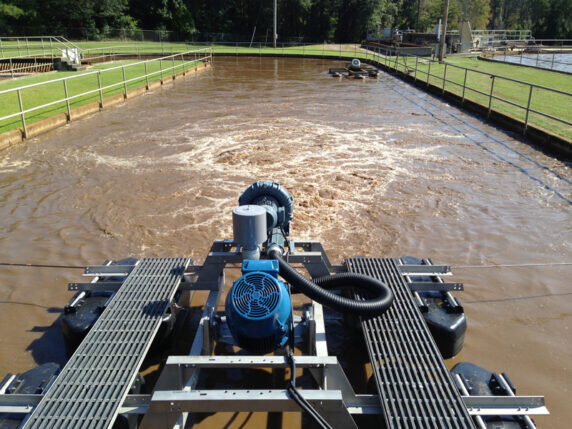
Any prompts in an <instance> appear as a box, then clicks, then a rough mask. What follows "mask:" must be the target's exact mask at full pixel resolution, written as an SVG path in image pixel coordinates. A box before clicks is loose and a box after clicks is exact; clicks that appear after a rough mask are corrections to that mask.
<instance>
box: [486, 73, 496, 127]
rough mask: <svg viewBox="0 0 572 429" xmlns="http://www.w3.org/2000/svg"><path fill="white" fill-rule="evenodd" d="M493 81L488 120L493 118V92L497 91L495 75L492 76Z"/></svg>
mask: <svg viewBox="0 0 572 429" xmlns="http://www.w3.org/2000/svg"><path fill="white" fill-rule="evenodd" d="M492 79H493V81H492V82H491V93H490V95H489V111H488V113H487V118H488V117H490V116H491V109H492V106H493V91H494V89H495V75H493V76H492Z"/></svg>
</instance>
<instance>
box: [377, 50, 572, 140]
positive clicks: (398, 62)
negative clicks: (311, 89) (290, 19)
mask: <svg viewBox="0 0 572 429" xmlns="http://www.w3.org/2000/svg"><path fill="white" fill-rule="evenodd" d="M372 48H373V51H371V52H372V59H376V60H377V61H379V62H381V63H383V64H384V65H385V67H387V68H390V69H394V70H396V71H399V72H403V73H407V74H411V73H414V79H415V80H416V81H417V80H421V79H419V78H418V77H417V74H418V73H419V74H421V75H423V76H426V81H427V86H429V85H430V79H431V78H434V79H437V81H441V85H442V92H443V93H445V87H446V84H447V83H449V84H453V85H455V86H458V87H461V88H463V90H462V101H463V103H464V101H465V99H466V98H467V97H466V92H467V90H468V91H473V92H474V93H477V94H480V95H482V96H484V97H488V106H486V107H488V113H487V116H490V114H491V112H492V110H493V106H492V102H493V100H497V101H500V102H503V103H507V104H509V105H511V106H514V107H517V108H519V109H522V110H523V111H524V115H525V119H524V127H523V133H526V130H527V128H528V124H529V116H530V113H534V114H536V115H539V116H542V117H544V118H547V119H550V120H553V121H556V122H559V123H562V124H564V125H568V126H572V122H571V121H569V120H567V119H564V118H562V117H558V116H554V115H551V114H549V113H547V112H543V111H540V110H536V109H533V108H531V104H532V100H533V92H534V91H535V90H536V91H547V92H550V93H552V94H558V95H563V96H565V97H568V99H569V101H570V104H571V105H572V93H570V92H566V91H561V90H558V89H555V88H550V87H547V86H543V85H537V84H534V83H530V82H525V81H522V80H518V79H513V78H510V77H505V76H501V75H496V74H492V73H487V72H483V71H480V70H475V69H470V68H467V67H462V66H458V65H456V64H451V63H447V62H443V63H439V61H436V60H432V59H430V58H425V57H420V56H418V55H414V54H404V53H402V54H401V55H400V52H399V50H397V51H396V55H395V61H393V60H391V61H388V60H389V59H390V58H391V55H389V53H390V52H391V51H390V50H389V49H383V48H379V47H372ZM382 52H384V54H382ZM407 58H415V65H414V67H413V66H412V65H409V64H408V62H407ZM420 63H421V64H427V65H428V66H427V69H426V70H425V69H423V68H420V67H419V64H420ZM432 64H437V65H439V66H444V69H443V74H442V75H437V74H434V73H431V65H432ZM448 68H454V69H458V70H462V71H464V80H463V83H462V84H461V83H459V82H455V81H453V80H450V79H447V69H448ZM469 72H471V73H475V74H479V75H483V76H487V77H489V78H490V79H491V85H490V89H489V91H488V92H484V91H482V90H479V89H477V88H474V87H471V86H469V85H468V84H467V74H468V73H469ZM495 81H496V82H498V81H507V82H512V83H516V84H519V85H524V86H526V87H528V99H527V104H526V105H523V104H519V103H517V102H516V101H513V100H507V99H505V98H502V97H499V96H497V95H495V94H494V89H495ZM456 95H459V94H456ZM499 112H502V111H499ZM540 126H541V127H542V125H540Z"/></svg>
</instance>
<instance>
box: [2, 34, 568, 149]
mask: <svg viewBox="0 0 572 429" xmlns="http://www.w3.org/2000/svg"><path fill="white" fill-rule="evenodd" d="M76 44H77V45H78V46H79V47H80V48H82V49H87V50H88V51H87V53H89V54H92V55H101V54H109V53H113V54H121V53H130V54H145V53H154V54H158V53H162V54H165V55H167V54H171V53H176V52H184V51H189V50H192V49H200V48H204V47H206V46H207V45H205V44H198V43H197V44H194V45H192V44H183V43H153V42H139V43H137V42H112V41H111V42H76ZM209 47H212V48H213V51H214V53H215V54H229V55H241V54H242V55H307V56H312V57H320V56H327V57H345V58H353V57H356V58H361V59H372V58H373V54H372V52H371V51H367V50H364V49H361V48H360V46H359V45H357V44H341V45H340V44H336V45H334V44H315V45H301V46H286V45H284V46H282V45H279V46H278V47H277V48H276V49H274V48H271V47H265V46H262V44H254V45H253V46H252V47H249V46H248V44H244V43H242V44H240V43H234V44H214V45H209ZM375 59H376V60H377V61H379V62H381V63H384V64H388V65H389V66H390V67H396V68H397V69H398V70H400V71H403V72H405V73H409V74H411V75H414V76H415V77H416V78H417V79H419V80H422V81H427V80H428V81H429V83H431V84H433V85H436V86H438V87H443V77H444V76H445V73H446V79H447V82H445V85H444V89H445V90H448V91H450V92H453V93H455V94H457V95H459V96H462V95H463V83H464V82H465V79H466V90H465V93H464V96H465V98H466V99H468V100H471V101H475V102H477V103H480V104H482V105H484V106H488V105H489V97H488V95H489V94H490V91H491V86H492V85H493V79H492V78H491V76H490V75H496V76H502V77H506V78H509V79H515V80H519V81H523V82H529V83H532V84H534V85H539V86H544V87H548V88H554V89H557V90H560V91H564V92H568V93H570V92H572V78H570V76H569V75H566V74H562V73H556V72H552V71H549V70H541V69H534V68H530V67H521V66H519V65H516V64H506V63H495V62H489V61H482V60H479V59H478V58H476V57H473V58H469V57H455V56H450V57H448V58H447V61H446V62H447V65H446V66H445V64H438V63H435V62H429V60H428V59H419V60H416V59H415V57H399V58H398V62H397V63H396V57H391V56H390V57H387V58H386V57H384V56H376V57H375ZM163 66H164V68H169V67H171V66H170V65H169V66H166V65H165V64H164V65H163ZM102 67H103V68H106V67H109V66H108V65H105V66H97V67H96V69H97V68H102ZM156 67H157V68H158V67H159V66H158V64H156ZM415 69H417V70H416V71H415ZM465 70H467V71H465ZM126 72H127V73H128V77H127V78H128V79H129V78H131V77H135V76H137V73H139V72H141V70H136V69H134V68H131V67H130V68H126ZM428 72H430V73H431V75H432V76H428ZM141 74H142V72H141V73H140V75H141ZM65 75H66V74H64V73H59V74H57V75H50V76H36V77H31V78H26V79H19V80H17V81H11V82H10V83H0V91H1V90H3V89H6V88H9V87H16V86H22V85H26V84H29V83H35V82H40V81H43V80H51V79H53V78H55V77H56V76H57V77H64V76H65ZM102 76H103V74H102ZM82 79H83V78H82ZM82 79H79V78H78V79H74V80H73V81H70V95H74V94H79V93H81V92H84V91H87V90H89V89H93V88H95V87H94V85H97V80H96V77H95V76H91V77H88V76H86V77H85V78H84V79H83V80H82ZM106 79H107V82H109V83H107V82H103V85H104V86H105V85H109V84H110V83H112V82H119V81H121V79H122V76H121V70H117V71H114V72H113V73H112V72H109V75H108V76H107V77H106ZM154 79H159V77H158V76H155V77H154ZM142 80H143V78H141V79H140V80H138V81H136V82H131V83H130V84H129V85H128V86H129V88H132V87H135V86H139V85H141V84H142ZM72 82H73V83H72ZM10 85H11V86H10ZM122 90H123V88H122V87H115V88H113V89H109V90H106V91H105V93H106V95H112V94H116V93H120V92H121V91H122ZM493 95H494V96H495V97H497V98H496V99H493V101H492V105H491V108H492V109H494V110H498V111H499V112H502V113H506V114H509V115H512V116H513V117H515V118H517V119H519V120H521V121H525V120H526V106H527V105H528V100H529V96H530V86H529V85H527V84H526V83H519V82H513V81H510V80H506V79H501V78H499V77H495V79H494V91H493ZM2 97H3V95H2V94H0V116H4V115H6V114H10V113H13V112H15V111H16V110H15V109H17V108H18V100H17V96H16V94H15V93H13V94H11V95H8V96H6V98H4V99H3V98H2ZM54 97H55V98H54ZM62 97H63V85H62V84H61V82H60V83H55V84H46V85H44V86H42V87H41V88H34V89H27V90H23V98H24V107H25V108H30V107H33V106H37V105H41V104H44V103H46V102H48V101H49V100H53V99H57V98H62ZM97 99H98V94H91V95H90V96H86V97H85V98H84V97H82V98H81V99H75V100H73V104H74V106H73V107H75V106H77V105H82V104H85V103H88V102H91V101H95V100H97ZM519 106H522V107H519ZM65 108H66V106H65V103H61V105H57V106H52V107H50V108H48V109H47V110H46V111H41V112H38V113H37V114H36V115H34V117H33V118H30V119H31V120H39V119H43V118H44V117H47V116H49V115H51V114H53V113H58V112H62V111H65ZM530 108H531V109H532V110H537V111H540V112H543V113H545V114H547V115H550V116H553V117H556V118H561V119H564V120H567V121H569V122H572V97H571V96H567V95H563V94H558V93H555V92H553V91H549V90H546V89H543V88H534V89H533V92H532V97H531V98H530ZM10 109H11V111H10ZM528 121H529V123H530V124H533V125H535V126H538V127H541V128H544V129H546V130H550V131H552V132H554V133H556V134H558V135H561V136H563V137H565V138H567V139H568V140H572V129H571V127H570V126H568V125H566V124H563V123H561V122H559V121H557V120H554V119H550V118H547V117H545V116H543V115H540V114H537V113H534V112H531V113H530V114H529V117H528ZM19 124H20V121H19V120H18V119H17V118H13V119H11V120H9V121H8V122H7V121H3V122H0V133H1V132H4V131H6V130H9V129H12V128H15V127H18V126H20V125H19Z"/></svg>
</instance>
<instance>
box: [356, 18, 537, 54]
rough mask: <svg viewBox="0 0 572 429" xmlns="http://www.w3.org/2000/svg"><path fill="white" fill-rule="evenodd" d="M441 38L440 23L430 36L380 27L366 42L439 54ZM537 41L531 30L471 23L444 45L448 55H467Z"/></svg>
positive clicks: (464, 24) (450, 34)
mask: <svg viewBox="0 0 572 429" xmlns="http://www.w3.org/2000/svg"><path fill="white" fill-rule="evenodd" d="M440 35H441V22H440V21H439V23H438V24H437V25H435V27H434V29H433V31H431V32H427V33H421V32H416V31H414V30H399V29H397V28H382V27H381V26H380V25H377V26H375V27H374V28H372V29H370V30H368V32H367V42H369V43H370V44H371V43H381V44H388V45H394V44H400V45H401V46H409V47H413V46H418V47H428V46H431V47H432V49H433V52H438V45H439V41H440ZM531 40H534V39H533V37H532V33H531V31H530V30H472V29H471V23H470V22H469V21H463V22H462V23H461V28H460V30H452V31H447V34H446V36H445V46H446V52H447V53H464V52H470V51H472V50H478V51H482V50H495V49H498V48H501V49H502V48H503V47H509V46H511V45H520V44H523V43H524V44H530V43H529V42H530V41H531Z"/></svg>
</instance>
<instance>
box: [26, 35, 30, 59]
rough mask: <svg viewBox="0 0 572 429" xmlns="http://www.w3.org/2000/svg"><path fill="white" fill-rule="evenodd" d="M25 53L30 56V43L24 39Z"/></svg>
mask: <svg viewBox="0 0 572 429" xmlns="http://www.w3.org/2000/svg"><path fill="white" fill-rule="evenodd" d="M26 53H27V54H28V55H30V41H29V40H28V38H27V37H26Z"/></svg>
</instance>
